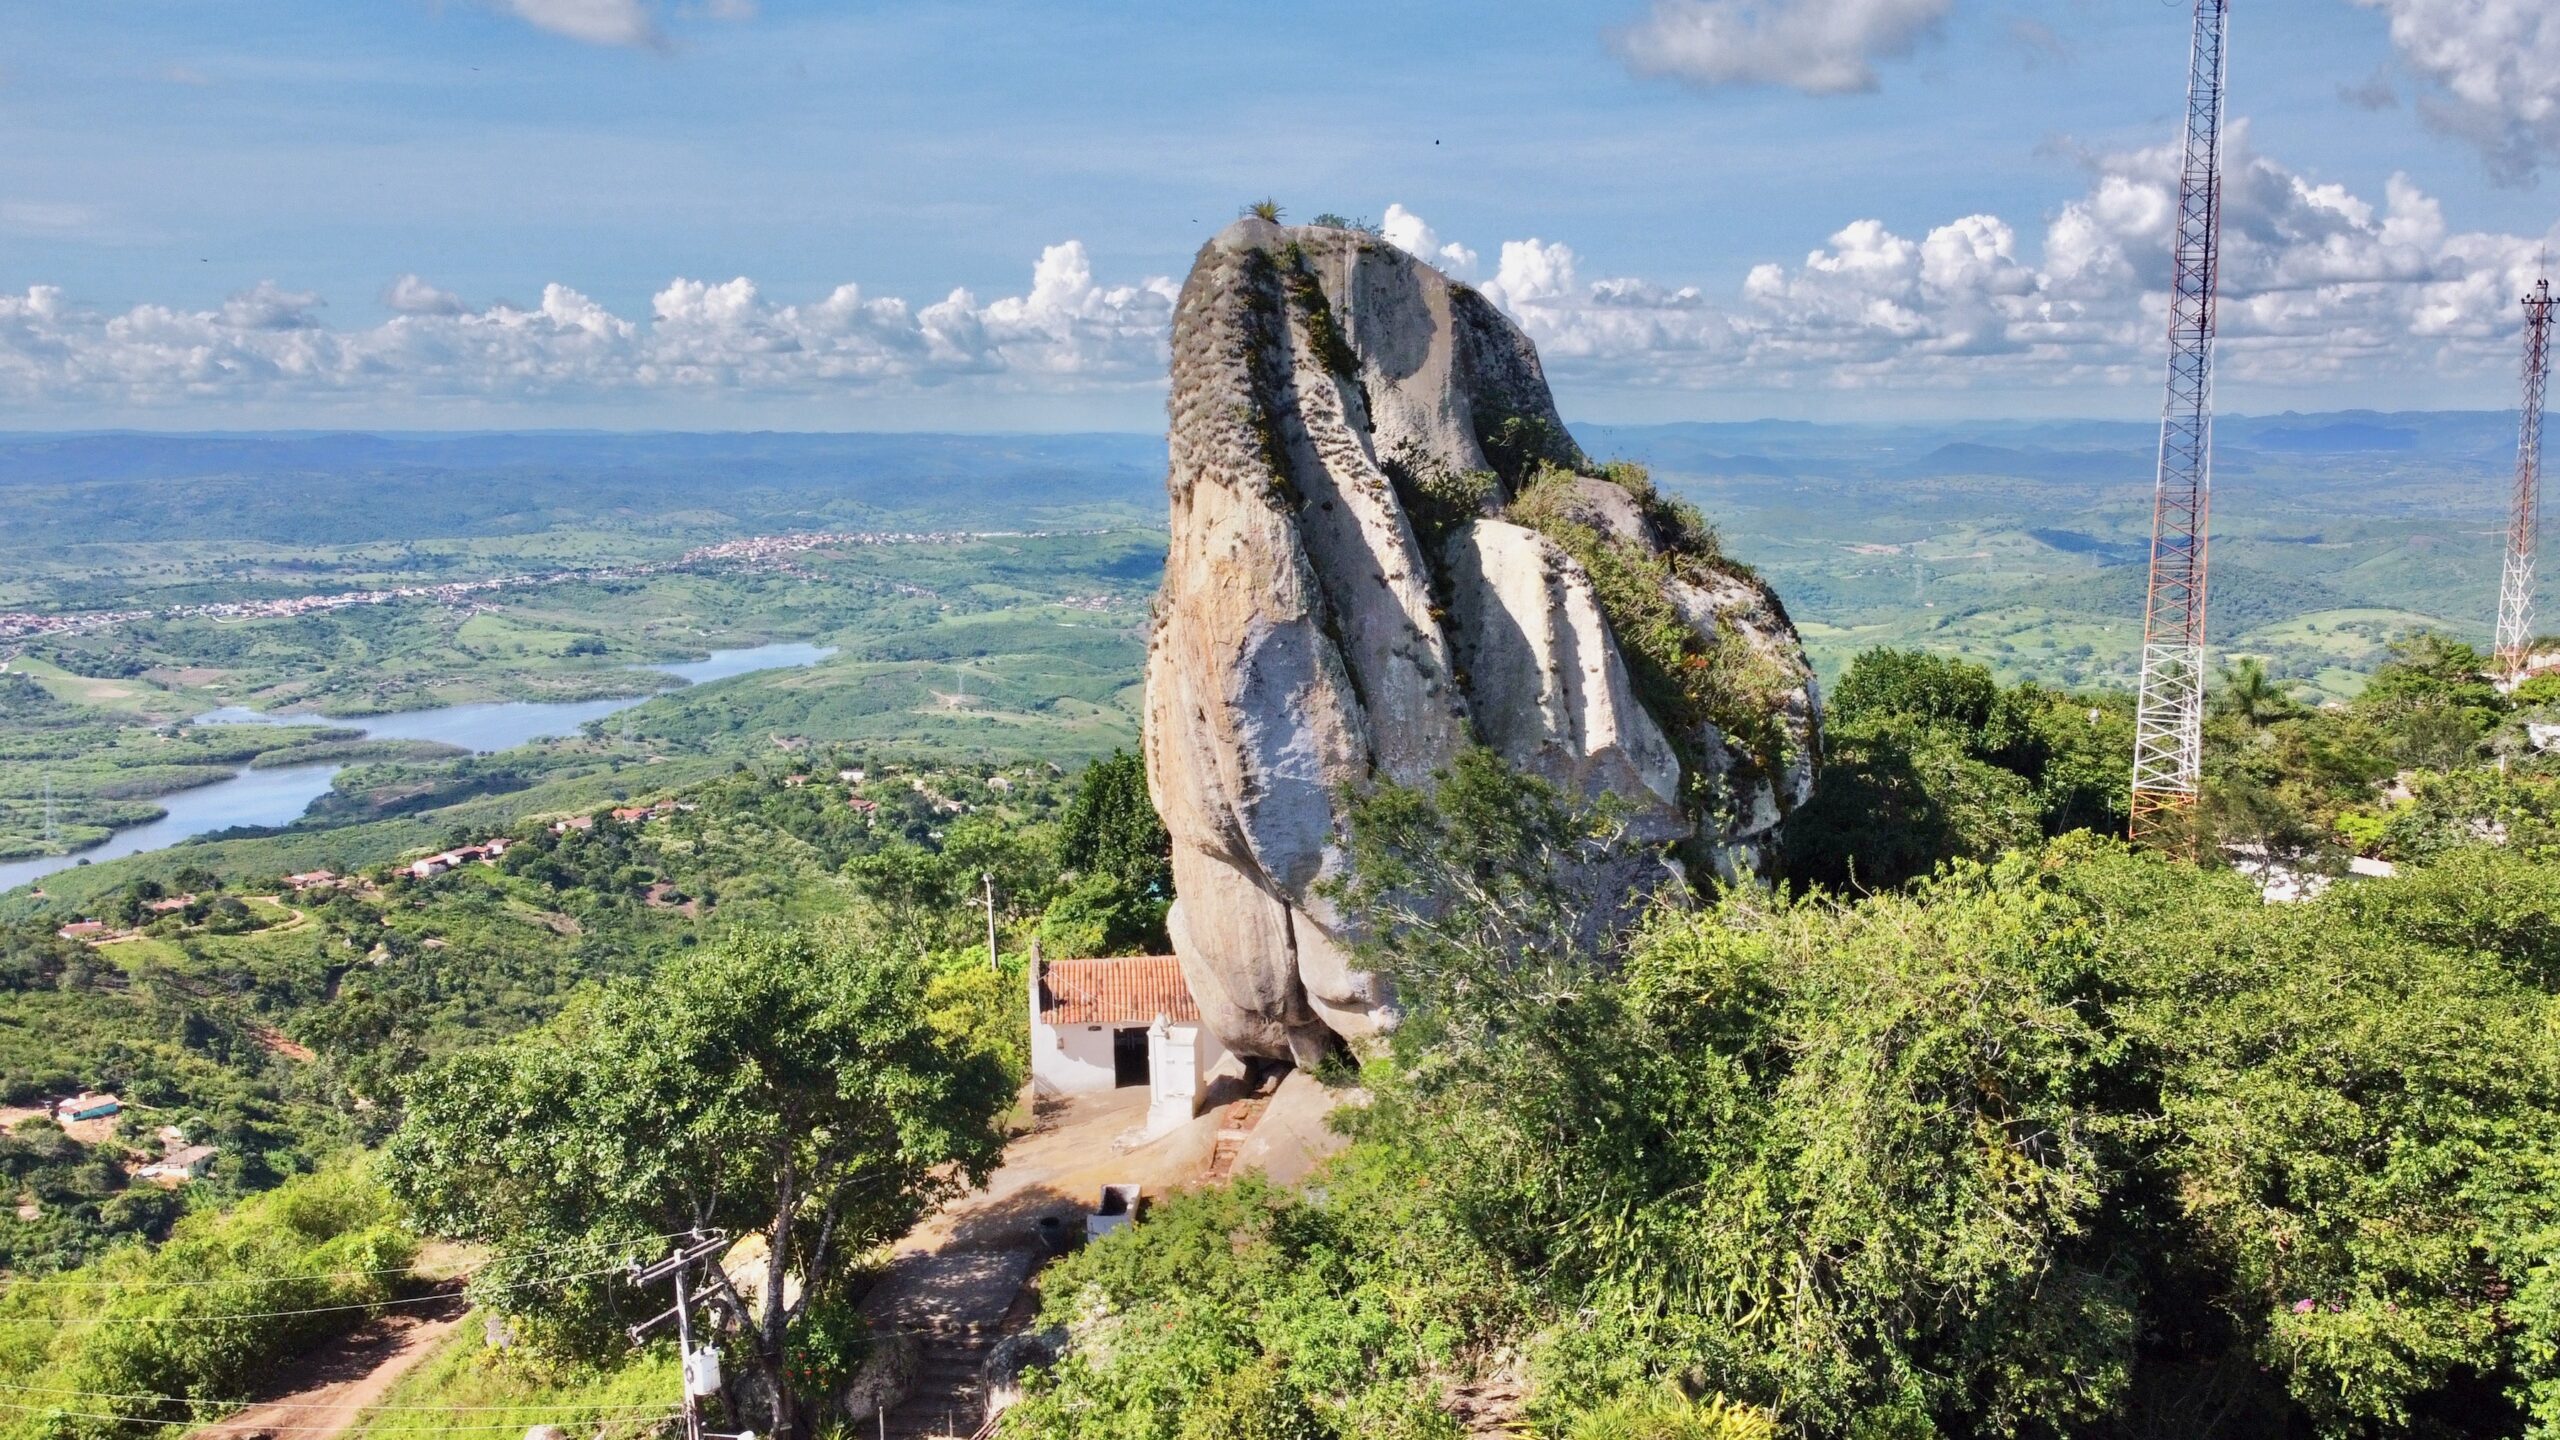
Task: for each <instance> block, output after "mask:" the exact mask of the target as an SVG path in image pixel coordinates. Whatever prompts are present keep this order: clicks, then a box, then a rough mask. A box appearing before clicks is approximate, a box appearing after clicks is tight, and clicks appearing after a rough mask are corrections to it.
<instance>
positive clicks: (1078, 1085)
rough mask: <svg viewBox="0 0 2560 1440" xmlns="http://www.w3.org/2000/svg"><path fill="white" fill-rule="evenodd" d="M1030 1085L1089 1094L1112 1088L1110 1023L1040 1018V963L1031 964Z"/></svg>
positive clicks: (1044, 1091) (1049, 1091) (1043, 1091)
mask: <svg viewBox="0 0 2560 1440" xmlns="http://www.w3.org/2000/svg"><path fill="white" fill-rule="evenodd" d="M1030 969H1031V983H1030V994H1029V997H1028V998H1029V1000H1030V1003H1031V1088H1032V1090H1033V1091H1035V1092H1036V1093H1038V1094H1042V1095H1089V1094H1092V1093H1093V1092H1094V1091H1097V1090H1109V1089H1111V1088H1113V1084H1114V1080H1113V1072H1112V1068H1111V1030H1112V1027H1111V1026H1108V1025H1045V1024H1042V1023H1041V1020H1040V966H1039V962H1038V961H1036V960H1035V961H1034V962H1033V963H1032V965H1031V967H1030Z"/></svg>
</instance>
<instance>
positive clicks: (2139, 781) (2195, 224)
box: [2133, 0, 2231, 846]
mask: <svg viewBox="0 0 2560 1440" xmlns="http://www.w3.org/2000/svg"><path fill="white" fill-rule="evenodd" d="M2230 11H2231V7H2230V5H2229V4H2228V3H2227V0H2196V15H2195V39H2194V42H2193V45H2192V47H2191V49H2190V51H2189V54H2188V59H2187V126H2186V145H2185V149H2184V151H2183V153H2182V155H2181V158H2180V161H2179V171H2178V217H2177V236H2176V241H2175V259H2176V274H2175V278H2174V279H2173V280H2172V281H2171V283H2170V287H2169V387H2168V400H2167V403H2166V404H2165V405H2164V406H2163V407H2162V409H2161V412H2160V466H2159V470H2158V472H2157V475H2156V477H2155V479H2154V480H2153V484H2152V504H2151V589H2150V595H2149V598H2148V599H2147V600H2146V601H2145V602H2144V605H2143V616H2142V695H2141V700H2140V703H2139V705H2138V706H2137V708H2136V710H2135V712H2134V731H2133V838H2134V839H2135V840H2136V841H2155V842H2161V843H2166V844H2171V845H2178V846H2183V845H2184V844H2185V842H2186V839H2187V838H2188V836H2189V834H2190V833H2191V826H2192V818H2191V817H2192V815H2193V813H2194V810H2195V803H2196V784H2197V779H2198V776H2199V775H2200V774H2201V773H2202V770H2203V761H2204V600H2205V541H2206V529H2205V520H2206V512H2207V510H2208V508H2209V505H2210V502H2211V500H2212V497H2213V299H2214V285H2215V280H2216V273H2215V272H2216V270H2217V269H2218V261H2219V258H2220V256H2219V252H2220V249H2221V244H2222V80H2223V52H2224V45H2223V42H2224V39H2225V37H2226V34H2227V32H2228V28H2229V21H2230Z"/></svg>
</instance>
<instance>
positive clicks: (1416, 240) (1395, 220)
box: [1378, 205, 1476, 275]
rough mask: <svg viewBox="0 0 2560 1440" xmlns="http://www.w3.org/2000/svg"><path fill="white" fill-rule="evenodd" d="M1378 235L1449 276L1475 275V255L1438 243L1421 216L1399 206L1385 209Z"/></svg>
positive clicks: (1462, 248) (1471, 252) (1471, 251)
mask: <svg viewBox="0 0 2560 1440" xmlns="http://www.w3.org/2000/svg"><path fill="white" fill-rule="evenodd" d="M1378 233H1379V234H1381V235H1384V236H1385V237H1386V238H1387V243H1388V244H1390V245H1393V246H1395V247H1396V248H1397V249H1399V250H1402V251H1404V252H1405V253H1407V254H1409V255H1412V256H1413V257H1414V258H1416V259H1419V260H1427V261H1429V262H1431V263H1432V264H1434V265H1437V266H1439V267H1440V268H1441V269H1443V270H1446V271H1448V272H1449V273H1451V274H1453V275H1472V274H1474V273H1475V268H1476V252H1474V251H1473V250H1470V249H1468V248H1467V247H1466V246H1464V245H1460V244H1456V243H1455V242H1451V241H1444V240H1442V239H1441V238H1440V236H1439V233H1438V232H1436V231H1434V230H1433V229H1432V228H1431V226H1430V225H1429V224H1428V223H1427V222H1425V221H1424V220H1423V218H1422V217H1421V216H1419V215H1416V214H1414V213H1413V212H1412V211H1410V210H1407V209H1406V208H1404V207H1403V206H1402V205H1389V206H1388V207H1387V218H1386V220H1385V222H1384V223H1382V224H1380V225H1379V226H1378Z"/></svg>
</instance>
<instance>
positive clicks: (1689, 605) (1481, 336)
mask: <svg viewBox="0 0 2560 1440" xmlns="http://www.w3.org/2000/svg"><path fill="white" fill-rule="evenodd" d="M1171 410H1172V435H1171V457H1172V469H1171V473H1170V475H1169V477H1168V479H1167V488H1168V489H1169V491H1170V492H1171V496H1172V502H1173V542H1172V551H1171V554H1170V556H1169V557H1168V559H1167V564H1166V571H1165V582H1164V590H1163V593H1162V595H1161V596H1160V597H1159V599H1158V605H1157V619H1156V627H1155V633H1154V638H1153V641H1152V643H1151V646H1150V651H1149V656H1148V665H1147V707H1146V751H1147V772H1148V776H1149V781H1150V784H1151V787H1152V788H1153V790H1154V793H1155V801H1156V808H1157V809H1158V811H1159V812H1161V813H1162V815H1163V816H1164V820H1165V825H1166V828H1167V829H1168V830H1169V831H1170V832H1171V834H1172V837H1173V870H1174V882H1175V887H1176V890H1177V893H1178V899H1177V900H1176V902H1175V905H1174V909H1173V917H1172V921H1171V928H1172V932H1173V940H1174V948H1175V949H1176V951H1177V952H1179V954H1180V955H1181V957H1182V962H1183V971H1184V974H1185V975H1186V976H1187V977H1188V978H1189V980H1190V983H1191V988H1192V991H1193V993H1194V994H1195V996H1196V997H1197V998H1198V1000H1199V1002H1200V1007H1201V1011H1202V1014H1203V1016H1204V1018H1205V1019H1206V1021H1207V1022H1208V1024H1209V1025H1210V1027H1211V1028H1212V1029H1213V1030H1215V1031H1216V1032H1217V1033H1218V1035H1219V1036H1220V1037H1221V1038H1222V1039H1223V1040H1224V1041H1225V1042H1226V1043H1227V1045H1228V1047H1229V1048H1231V1049H1234V1050H1237V1051H1239V1052H1241V1053H1245V1054H1251V1055H1264V1056H1270V1057H1273V1058H1296V1059H1298V1060H1300V1061H1302V1062H1304V1061H1308V1060H1311V1059H1312V1058H1314V1056H1315V1055H1316V1054H1318V1053H1320V1052H1321V1050H1322V1049H1323V1048H1324V1047H1325V1046H1326V1045H1328V1044H1330V1043H1331V1040H1332V1037H1334V1036H1337V1035H1339V1036H1342V1037H1345V1038H1357V1037H1360V1036H1362V1035H1365V1034H1368V1033H1371V1032H1372V1031H1374V1030H1376V1029H1377V1028H1378V1027H1379V1026H1380V1025H1381V1024H1383V1023H1385V1022H1386V1020H1387V1019H1388V1018H1389V1013H1388V1010H1387V1005H1388V998H1389V997H1388V996H1387V995H1386V994H1385V993H1384V991H1383V988H1382V986H1381V985H1380V983H1379V981H1378V979H1377V977H1375V976H1374V975H1371V974H1369V973H1366V972H1364V971H1361V970H1359V969H1357V968H1356V966H1355V963H1354V961H1353V959H1352V956H1351V944H1350V938H1351V937H1350V936H1349V934H1348V933H1347V930H1346V926H1345V922H1344V919H1343V917H1342V916H1340V915H1339V914H1337V913H1336V912H1335V910H1334V908H1333V907H1332V906H1331V905H1330V904H1329V903H1328V902H1327V901H1326V900H1325V898H1324V897H1323V896H1322V895H1321V894H1320V893H1318V886H1319V884H1320V882H1322V881H1323V880H1325V879H1326V878H1327V877H1329V876H1330V875H1332V874H1333V873H1335V871H1336V870H1337V868H1338V867H1339V865H1340V863H1341V853H1342V852H1341V848H1340V841H1341V839H1342V833H1341V831H1342V826H1341V815H1340V807H1341V803H1342V796H1343V794H1344V792H1345V790H1346V788H1352V787H1357V786H1359V785H1361V784H1363V783H1365V782H1368V781H1369V780H1371V779H1373V778H1377V777H1383V778H1385V779H1389V780H1393V781H1396V782H1398V783H1401V784H1406V785H1427V784H1428V783H1430V780H1431V777H1432V775H1433V773H1434V772H1435V771H1437V770H1439V769H1441V768H1443V767H1445V766H1446V765H1447V764H1448V763H1449V762H1450V761H1451V760H1452V759H1454V758H1455V757H1456V756H1457V754H1458V753H1459V752H1460V750H1462V749H1463V748H1465V747H1467V746H1469V745H1475V744H1482V745H1486V746H1489V747H1491V748H1492V749H1494V750H1495V751H1496V752H1498V753H1499V754H1501V755H1502V756H1503V757H1504V758H1505V759H1506V760H1508V761H1509V762H1510V763H1512V764H1513V765H1515V766H1518V767H1520V768H1522V769H1525V770H1528V771H1531V772H1533V773H1536V774H1538V775H1541V776H1544V777H1546V778H1547V779H1549V780H1551V781H1553V782H1555V783H1556V784H1558V785H1560V786H1563V787H1565V788H1567V789H1569V790H1572V791H1575V792H1577V793H1581V794H1584V795H1588V796H1593V797H1596V796H1598V795H1600V794H1603V793H1609V794H1614V795H1615V796H1617V797H1618V799H1619V802H1620V804H1621V805H1622V806H1623V807H1624V809H1625V811H1626V813H1628V814H1629V816H1630V829H1631V835H1632V836H1633V837H1634V838H1635V839H1638V840H1642V841H1650V842H1674V841H1677V842H1681V849H1682V853H1684V854H1685V855H1686V856H1688V857H1689V858H1690V859H1691V860H1692V862H1693V863H1699V864H1704V865H1708V866H1712V867H1713V868H1714V869H1715V870H1717V871H1719V872H1721V873H1723V874H1725V875H1728V876H1730V875H1734V874H1737V873H1740V872H1741V871H1744V870H1747V869H1750V868H1754V867H1756V866H1759V865H1761V864H1762V863H1764V862H1765V859H1766V856H1767V849H1768V847H1769V845H1770V843H1771V841H1772V838H1773V831H1774V830H1775V828H1776V826H1777V824H1778V822H1779V820H1780V819H1781V818H1783V816H1784V814H1785V812H1786V811H1787V810H1788V809H1790V808H1792V807H1793V806H1794V805H1795V804H1796V803H1798V802H1799V801H1801V800H1802V799H1803V798H1804V796H1805V795H1806V794H1807V793H1808V792H1809V791H1810V789H1811V785H1812V778H1813V770H1812V765H1813V755H1814V754H1815V751H1816V748H1817V745H1816V734H1815V728H1816V722H1817V711H1818V701H1817V698H1816V696H1815V693H1814V688H1813V680H1812V672H1811V670H1810V668H1809V667H1808V666H1807V665H1806V664H1805V660H1804V655H1803V651H1802V648H1801V646H1800V645H1799V643H1798V641H1797V639H1796V634H1795V630H1794V627H1793V626H1792V625H1790V624H1789V623H1788V620H1787V618H1786V613H1785V611H1784V610H1783V609H1782V608H1781V607H1780V606H1779V604H1778V603H1777V600H1776V597H1775V596H1773V595H1772V594H1770V592H1769V591H1768V589H1767V587H1765V586H1763V585H1762V584H1761V583H1760V582H1759V581H1758V580H1757V579H1755V578H1753V577H1751V576H1750V574H1749V572H1747V571H1744V570H1742V569H1741V568H1740V567H1738V566H1733V565H1731V564H1729V563H1726V562H1724V561H1723V560H1721V558H1720V557H1718V556H1717V555H1716V554H1715V552H1714V548H1713V537H1712V534H1711V533H1710V532H1707V531H1705V530H1704V528H1703V526H1702V525H1701V524H1700V523H1698V522H1697V521H1696V520H1695V517H1694V516H1690V515H1687V514H1686V513H1685V512H1683V511H1682V510H1681V509H1680V508H1679V507H1675V506H1671V505H1668V504H1666V503H1665V502H1663V501H1661V500H1660V499H1659V498H1658V497H1656V496H1654V494H1653V493H1652V490H1651V487H1650V485H1649V484H1647V483H1646V482H1644V481H1643V480H1642V478H1641V476H1640V475H1631V474H1627V473H1624V472H1611V473H1604V471H1603V468H1602V467H1597V466H1594V465H1593V464H1592V463H1591V461H1590V460H1589V459H1588V458H1587V457H1585V456H1584V455H1583V454H1582V453H1581V452H1580V451H1579V450H1578V449H1576V448H1575V447H1574V445H1573V443H1572V441H1571V439H1570V438H1569V437H1568V436H1567V435H1566V432H1565V429H1564V425H1563V422H1562V421H1561V420H1560V419H1559V418H1558V416H1557V414H1556V410H1555V402H1554V400H1553V399H1552V398H1551V397H1550V396H1549V394H1548V392H1547V385H1546V378H1545V375H1544V374H1543V373H1542V372H1541V370H1540V369H1539V366H1538V357H1537V352H1536V350H1535V349H1534V348H1533V347H1532V346H1531V345H1530V344H1529V341H1528V338H1527V337H1526V336H1524V335H1522V334H1521V333H1520V331H1519V330H1518V329H1517V328H1516V327H1514V326H1513V325H1512V324H1511V323H1510V321H1509V320H1508V319H1506V318H1505V317H1504V316H1503V315H1502V314H1501V312H1500V311H1498V310H1496V309H1495V308H1494V307H1493V306H1492V304H1490V303H1489V302H1487V301H1486V300H1484V299H1483V298H1482V297H1481V296H1479V295H1477V294H1476V293H1475V292H1474V291H1472V290H1470V289H1468V288H1466V287H1464V286H1461V285H1457V284H1453V283H1452V282H1450V281H1449V280H1448V279H1447V278H1446V277H1444V276H1442V275H1441V274H1440V273H1439V272H1438V271H1436V270H1433V269H1432V268H1431V267H1429V266H1427V265H1424V264H1422V263H1421V262H1419V261H1417V260H1414V259H1413V258H1412V257H1410V256H1408V255H1406V254H1405V253H1404V252H1403V251H1400V250H1398V249H1396V248H1394V247H1393V246H1390V245H1388V244H1386V243H1385V242H1384V241H1382V240H1379V239H1377V238H1375V237H1373V236H1368V235H1364V234H1360V233H1358V232H1354V231H1347V230H1335V229H1328V228H1317V227H1300V228H1283V227H1281V226H1278V225H1275V224H1271V223H1269V222H1266V221H1262V220H1255V219H1247V220H1239V221H1237V222H1236V223H1235V224H1234V225H1232V226H1229V227H1228V228H1227V229H1226V230H1225V231H1224V232H1223V233H1221V234H1220V235H1219V236H1218V237H1217V238H1216V239H1214V240H1212V241H1210V242H1209V244H1208V245H1207V246H1205V247H1203V248H1202V250H1201V252H1200V256H1199V258H1198V260H1197V261H1196V262H1195V263H1194V265H1193V267H1192V271H1191V278H1190V280H1189V281H1188V282H1187V283H1186V284H1185V285H1184V286H1183V291H1182V300H1181V304H1180V306H1179V308H1178V309H1177V310H1176V312H1175V316H1174V334H1173V393H1172V398H1171ZM1631 636H1635V637H1640V639H1637V640H1635V641H1632V642H1631V641H1630V639H1629V638H1627V637H1631ZM1651 868H1653V869H1654V870H1655V871H1656V873H1659V867H1658V866H1656V867H1651ZM1632 873H1633V871H1632V870H1629V871H1626V872H1624V874H1613V875H1611V876H1605V877H1600V876H1596V877H1593V880H1594V883H1598V884H1610V883H1620V882H1622V881H1623V879H1624V876H1625V875H1626V874H1632Z"/></svg>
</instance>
